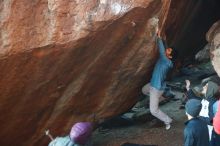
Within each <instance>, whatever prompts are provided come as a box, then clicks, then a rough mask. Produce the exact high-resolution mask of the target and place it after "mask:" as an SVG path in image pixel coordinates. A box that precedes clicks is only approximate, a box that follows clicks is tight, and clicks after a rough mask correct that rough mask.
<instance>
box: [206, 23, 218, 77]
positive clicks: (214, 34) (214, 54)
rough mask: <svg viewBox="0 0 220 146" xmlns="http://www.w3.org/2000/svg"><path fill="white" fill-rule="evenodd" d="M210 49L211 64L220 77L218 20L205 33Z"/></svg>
mask: <svg viewBox="0 0 220 146" xmlns="http://www.w3.org/2000/svg"><path fill="white" fill-rule="evenodd" d="M206 39H207V41H208V42H209V46H210V50H211V59H212V64H213V66H214V68H215V70H216V72H217V74H218V76H219V77H220V20H219V21H217V22H216V23H215V24H213V26H212V27H211V28H210V30H209V31H208V33H207V35H206Z"/></svg>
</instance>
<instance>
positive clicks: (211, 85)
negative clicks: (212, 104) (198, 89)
mask: <svg viewBox="0 0 220 146" xmlns="http://www.w3.org/2000/svg"><path fill="white" fill-rule="evenodd" d="M218 90H219V86H218V85H217V84H216V83H215V82H212V81H208V82H206V83H203V89H202V94H203V95H204V97H205V98H210V97H214V96H215V95H216V94H217V93H218Z"/></svg>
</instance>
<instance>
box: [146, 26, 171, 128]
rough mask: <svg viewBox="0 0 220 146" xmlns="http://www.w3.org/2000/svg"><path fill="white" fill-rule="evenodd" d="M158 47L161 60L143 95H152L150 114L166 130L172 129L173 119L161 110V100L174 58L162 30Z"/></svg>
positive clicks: (158, 61) (158, 31) (158, 34)
mask: <svg viewBox="0 0 220 146" xmlns="http://www.w3.org/2000/svg"><path fill="white" fill-rule="evenodd" d="M156 41H157V45H158V47H159V54H160V55H159V59H158V60H157V63H156V65H155V67H154V71H153V74H152V78H151V81H150V83H148V84H146V85H145V86H144V87H143V88H142V92H143V94H145V95H147V93H148V92H149V93H150V112H151V114H152V115H153V116H155V117H157V118H158V119H160V120H161V121H163V122H164V124H165V125H166V129H167V130H168V129H170V124H171V122H172V119H171V118H170V117H169V116H168V115H167V114H165V113H164V112H162V111H161V110H160V109H159V101H160V100H159V99H160V97H161V96H162V94H163V92H164V90H165V87H166V83H165V79H166V76H167V73H168V71H169V70H170V69H171V68H173V62H172V60H171V59H172V58H173V57H174V56H173V48H166V49H165V47H164V44H163V41H162V39H161V35H160V30H157V38H156Z"/></svg>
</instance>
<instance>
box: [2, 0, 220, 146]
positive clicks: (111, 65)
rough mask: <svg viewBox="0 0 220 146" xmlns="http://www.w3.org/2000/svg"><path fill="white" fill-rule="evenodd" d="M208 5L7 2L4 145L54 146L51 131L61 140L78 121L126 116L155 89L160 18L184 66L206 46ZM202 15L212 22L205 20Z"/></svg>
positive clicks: (134, 0)
mask: <svg viewBox="0 0 220 146" xmlns="http://www.w3.org/2000/svg"><path fill="white" fill-rule="evenodd" d="M212 2H218V1H212ZM208 4H210V3H209V2H208V1H202V0H201V1H199V3H198V2H195V1H190V2H189V1H187V0H182V1H181V2H180V1H179V0H98V1H97V0H81V1H79V0H68V1H67V0H40V1H39V0H38V1H37V0H5V1H1V2H0V69H1V72H0V115H1V116H0V123H1V124H0V129H1V131H0V138H1V140H0V145H1V146H14V145H16V146H41V145H47V144H48V142H49V139H48V138H47V137H45V136H44V130H46V129H48V128H49V129H50V131H51V132H52V134H53V135H54V136H60V135H65V134H67V133H68V132H69V130H70V128H71V126H72V124H74V123H75V122H77V121H93V119H94V117H95V119H96V120H100V119H105V118H110V117H112V116H115V115H118V114H121V113H123V112H125V111H127V110H128V109H129V108H131V107H132V106H133V105H134V104H135V102H136V101H137V96H138V94H139V93H140V91H141V87H142V86H143V85H144V84H145V83H146V82H147V81H149V79H150V77H151V72H152V67H153V66H154V63H155V61H156V59H157V54H158V53H157V49H156V47H155V39H154V35H155V33H154V32H155V26H156V20H157V19H155V18H156V17H159V19H160V22H159V23H160V27H161V28H162V34H163V36H165V35H164V33H166V38H167V42H168V43H169V44H172V45H174V46H175V45H176V47H177V48H180V53H181V57H182V58H184V57H185V55H189V54H190V53H191V52H192V50H193V49H194V48H199V46H201V42H203V39H204V34H205V33H206V32H207V31H206V29H208V28H209V27H210V25H211V24H212V23H213V22H212V21H211V20H212V19H213V18H211V17H209V16H210V15H212V14H214V11H213V12H212V11H209V10H212V7H208V6H209V5H208ZM213 5H214V6H216V5H215V4H213ZM194 8H195V9H194ZM204 8H207V11H204ZM186 10H189V11H186ZM191 10H193V12H191ZM202 12H203V14H204V13H205V14H206V15H205V16H206V17H201V16H203V15H201V13H202ZM207 12H210V13H207ZM196 18H197V19H199V20H201V21H198V20H197V19H196ZM203 22H208V23H203ZM197 24H198V25H197ZM201 24H203V25H201ZM198 26H200V27H198ZM195 30H196V31H195ZM216 30H217V29H216ZM195 32H198V33H195ZM192 34H193V35H192ZM214 34H215V33H214ZM218 34H219V33H218ZM218 36H219V35H215V37H213V38H216V37H217V38H218ZM209 40H213V41H210V42H214V44H216V43H215V39H209ZM191 42H193V43H191ZM203 43H204V42H203ZM202 45H203V44H202ZM213 50H219V49H218V47H217V46H216V48H215V49H213ZM185 52H186V53H185ZM194 52H196V50H194ZM213 52H214V53H213V54H214V56H217V57H214V58H213V61H214V62H219V61H218V58H219V57H218V51H216V52H217V53H215V51H213ZM215 60H216V61H215ZM213 64H214V63H213ZM214 66H216V65H214ZM217 66H218V65H217ZM216 68H219V67H216ZM217 71H218V70H217ZM218 72H219V71H218Z"/></svg>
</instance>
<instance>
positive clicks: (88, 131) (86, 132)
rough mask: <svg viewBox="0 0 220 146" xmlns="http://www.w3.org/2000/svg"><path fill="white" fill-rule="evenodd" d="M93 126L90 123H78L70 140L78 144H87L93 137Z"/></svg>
mask: <svg viewBox="0 0 220 146" xmlns="http://www.w3.org/2000/svg"><path fill="white" fill-rule="evenodd" d="M92 130H93V124H92V123H90V122H78V123H76V124H74V125H73V127H72V129H71V131H70V138H71V140H72V141H73V142H75V143H77V144H82V145H84V144H86V143H87V142H88V140H89V139H90V137H91V135H92Z"/></svg>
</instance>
